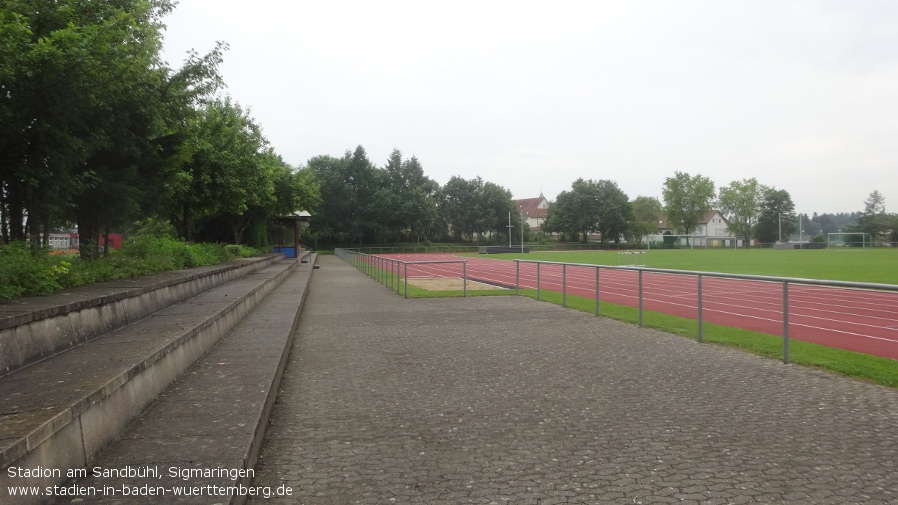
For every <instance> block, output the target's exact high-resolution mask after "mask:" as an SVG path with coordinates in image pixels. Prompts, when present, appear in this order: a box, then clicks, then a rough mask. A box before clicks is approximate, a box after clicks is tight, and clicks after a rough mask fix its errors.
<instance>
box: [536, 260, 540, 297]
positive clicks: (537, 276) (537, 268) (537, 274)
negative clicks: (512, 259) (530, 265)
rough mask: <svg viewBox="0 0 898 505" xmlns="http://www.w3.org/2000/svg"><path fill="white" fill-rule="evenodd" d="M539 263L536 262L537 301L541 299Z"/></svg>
mask: <svg viewBox="0 0 898 505" xmlns="http://www.w3.org/2000/svg"><path fill="white" fill-rule="evenodd" d="M539 265H540V264H539V263H537V264H536V301H539Z"/></svg>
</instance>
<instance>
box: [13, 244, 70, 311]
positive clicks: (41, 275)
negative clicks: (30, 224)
mask: <svg viewBox="0 0 898 505" xmlns="http://www.w3.org/2000/svg"><path fill="white" fill-rule="evenodd" d="M57 275H58V272H56V271H55V270H54V265H53V264H52V263H51V262H50V259H49V256H48V255H47V253H46V251H42V252H41V253H39V254H38V259H35V258H34V257H33V256H32V255H31V251H30V250H29V248H28V244H26V243H25V242H13V243H12V244H8V245H0V301H9V300H12V299H13V298H16V297H19V296H32V295H46V294H50V293H52V292H53V291H55V290H57V289H61V288H62V286H61V285H60V284H59V283H58V282H57V281H56V276H57Z"/></svg>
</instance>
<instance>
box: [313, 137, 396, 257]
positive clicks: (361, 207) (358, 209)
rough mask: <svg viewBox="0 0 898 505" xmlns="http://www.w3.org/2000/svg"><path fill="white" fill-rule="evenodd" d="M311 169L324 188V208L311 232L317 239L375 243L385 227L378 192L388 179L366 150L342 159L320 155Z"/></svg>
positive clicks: (322, 204)
mask: <svg viewBox="0 0 898 505" xmlns="http://www.w3.org/2000/svg"><path fill="white" fill-rule="evenodd" d="M308 168H309V169H311V170H312V171H313V172H314V173H315V179H316V180H317V181H318V184H319V185H320V191H321V205H320V206H319V208H318V214H316V216H315V219H314V220H313V221H312V229H311V233H312V235H313V236H314V237H315V239H316V240H324V241H338V242H357V243H359V244H363V243H365V242H366V241H372V240H374V239H375V237H376V236H377V233H378V231H380V230H382V226H381V225H380V224H379V223H378V218H379V216H381V215H383V211H382V210H380V209H379V208H378V204H379V203H382V200H380V199H378V198H377V194H378V190H379V188H380V187H382V184H385V182H384V180H383V179H385V176H384V175H383V174H382V173H381V171H379V170H377V169H376V168H375V167H374V165H372V164H371V162H370V161H369V160H368V155H367V153H366V152H365V148H364V147H362V146H361V145H359V146H357V147H356V148H355V150H354V151H346V153H345V154H344V155H343V157H342V158H334V157H332V156H317V157H315V158H312V159H311V160H309V163H308Z"/></svg>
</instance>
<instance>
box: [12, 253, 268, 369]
mask: <svg viewBox="0 0 898 505" xmlns="http://www.w3.org/2000/svg"><path fill="white" fill-rule="evenodd" d="M281 258H283V256H282V255H269V256H266V257H262V258H246V259H235V260H232V261H230V262H228V263H227V264H224V265H215V266H209V267H197V268H190V269H186V270H176V271H171V272H163V273H159V274H155V275H148V276H144V277H136V278H133V279H120V280H117V281H111V282H102V283H97V284H90V285H87V286H80V287H77V288H71V289H65V290H62V291H59V292H56V293H53V294H52V295H50V296H40V297H26V298H21V299H18V300H15V301H13V302H11V303H6V304H2V305H0V377H2V376H4V375H8V374H10V373H12V372H14V371H16V370H18V369H19V368H22V367H24V366H28V365H30V364H32V363H35V362H37V361H40V360H41V359H44V358H46V357H48V356H52V355H53V354H55V353H58V352H60V351H63V350H65V349H67V348H70V347H73V346H75V345H78V344H80V343H81V342H85V341H87V340H90V339H92V338H95V337H97V336H100V335H102V334H105V333H107V332H109V331H112V330H114V329H116V328H121V327H123V326H126V325H128V324H131V323H133V322H135V321H139V320H141V319H143V318H145V317H147V316H149V315H150V314H153V313H155V312H157V311H159V310H162V309H164V308H166V307H169V306H171V305H174V304H176V303H180V302H183V301H184V300H187V299H188V298H191V297H193V296H196V295H198V294H199V293H202V292H203V291H207V290H209V289H212V288H214V287H218V286H221V285H224V284H226V283H228V282H230V281H233V280H235V279H239V278H241V277H243V276H244V275H246V274H247V273H250V272H253V271H255V270H258V269H259V268H264V267H265V266H267V265H270V264H271V263H272V262H274V261H277V260H279V259H281Z"/></svg>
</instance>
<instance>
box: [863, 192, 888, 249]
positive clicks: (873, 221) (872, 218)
mask: <svg viewBox="0 0 898 505" xmlns="http://www.w3.org/2000/svg"><path fill="white" fill-rule="evenodd" d="M890 221H891V219H890V217H889V215H888V214H886V199H885V197H884V196H882V193H880V192H879V190H874V191H873V192H872V193H870V196H869V197H868V198H867V199H866V200H864V211H863V212H862V213H861V217H860V218H858V220H857V226H858V229H859V230H860V231H863V232H865V233H869V234H870V237H871V238H872V239H873V241H874V242H876V241H877V240H879V239H882V238H883V237H884V236H885V235H886V234H887V233H888V231H889V228H890V226H891V222H890Z"/></svg>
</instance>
